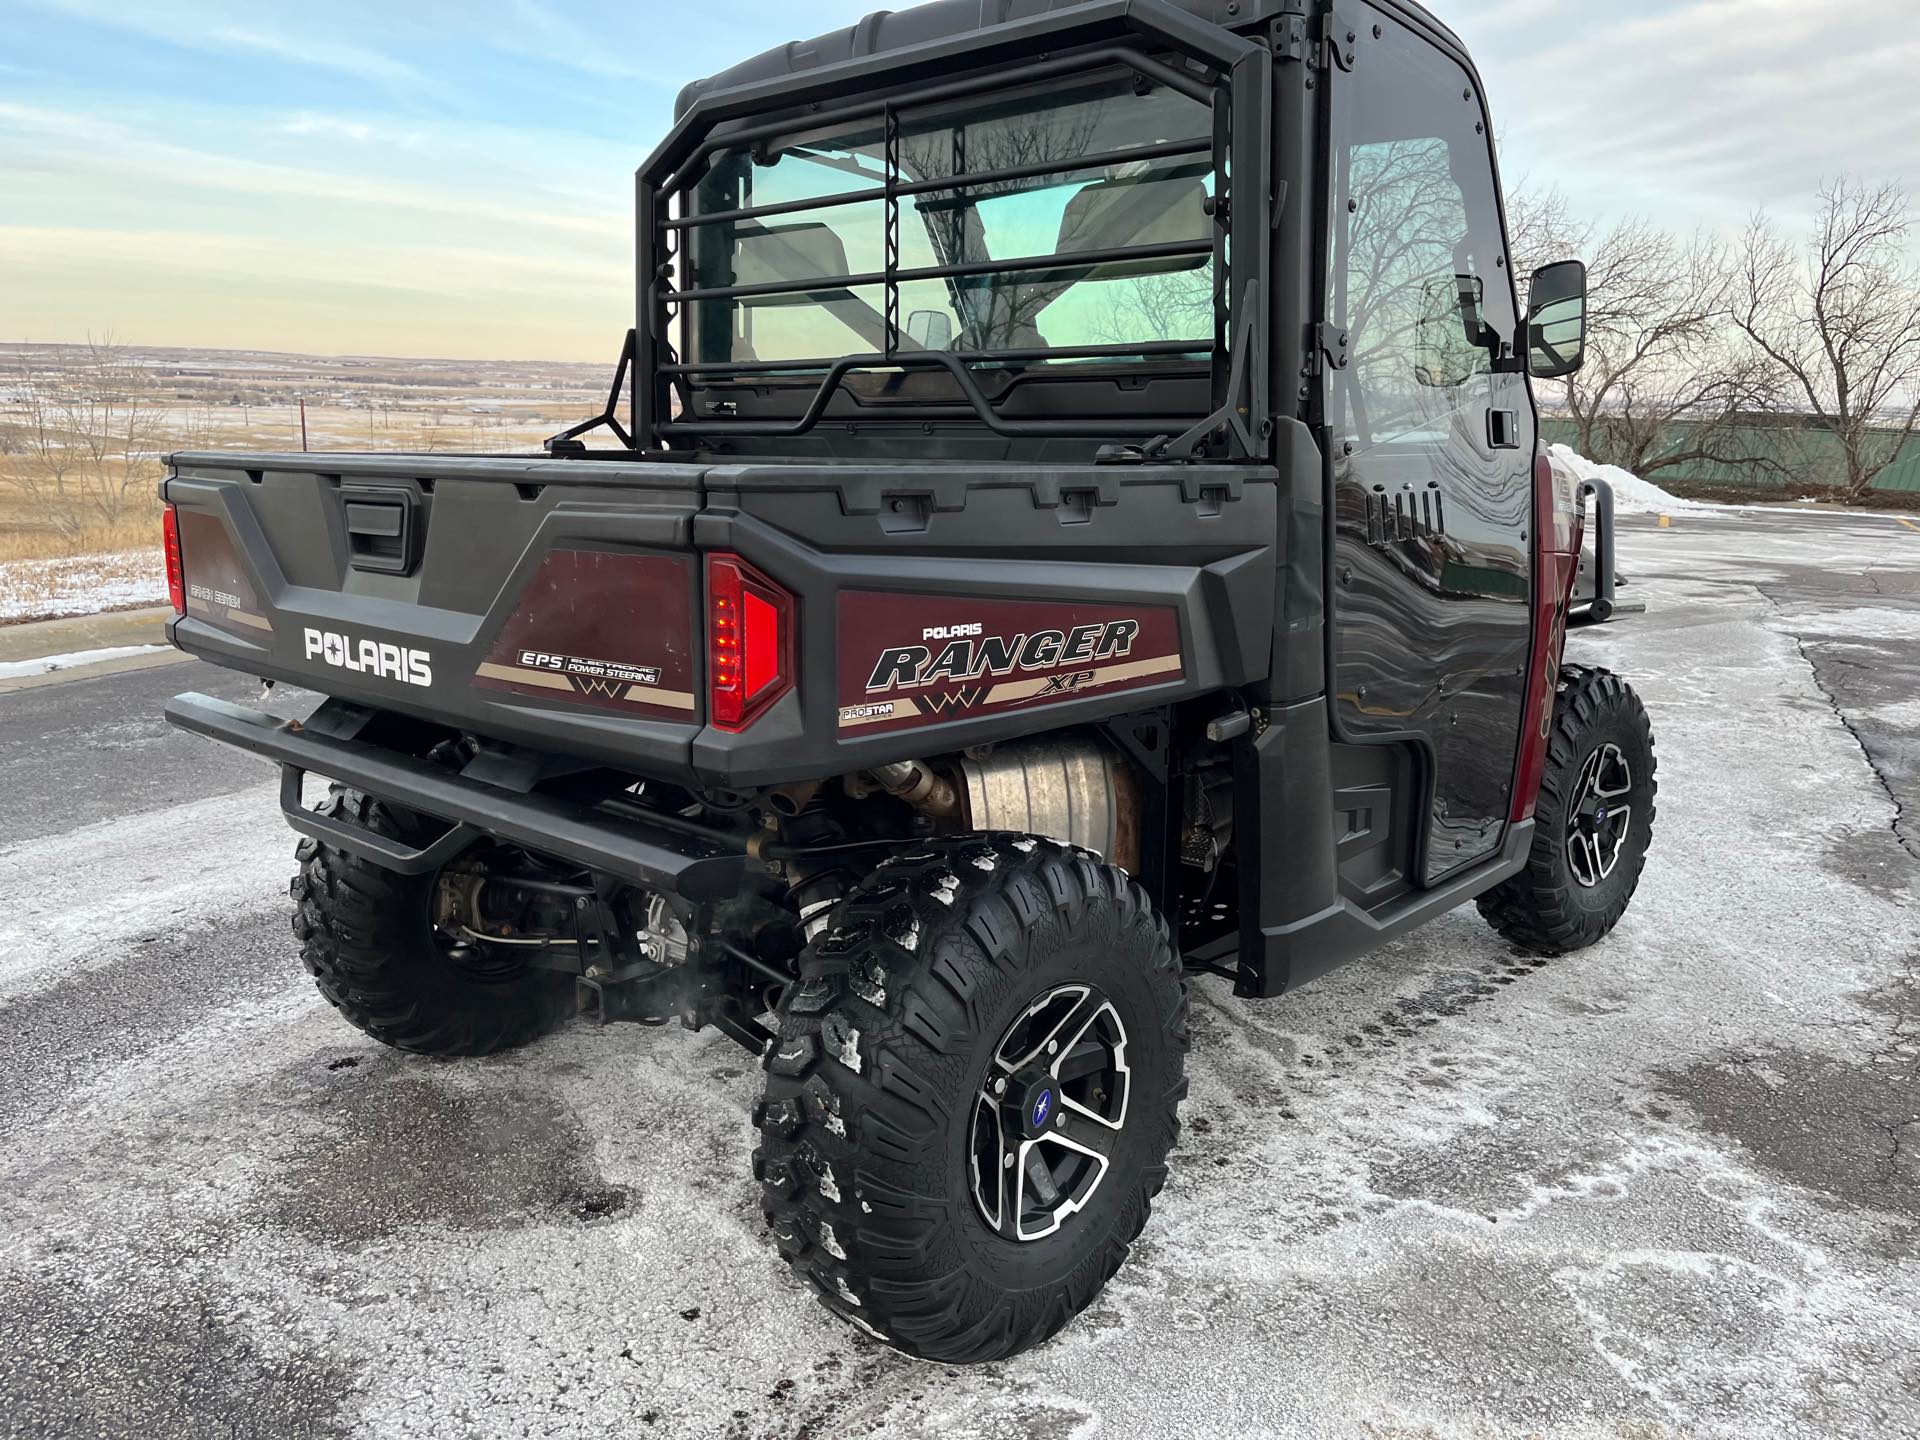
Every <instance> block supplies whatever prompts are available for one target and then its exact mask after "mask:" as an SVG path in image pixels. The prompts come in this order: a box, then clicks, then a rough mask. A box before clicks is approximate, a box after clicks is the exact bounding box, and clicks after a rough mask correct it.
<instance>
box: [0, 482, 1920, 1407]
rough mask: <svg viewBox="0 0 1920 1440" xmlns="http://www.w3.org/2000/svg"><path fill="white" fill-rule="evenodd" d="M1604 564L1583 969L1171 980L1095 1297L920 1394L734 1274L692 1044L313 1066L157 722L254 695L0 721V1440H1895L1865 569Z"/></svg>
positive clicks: (123, 692)
mask: <svg viewBox="0 0 1920 1440" xmlns="http://www.w3.org/2000/svg"><path fill="white" fill-rule="evenodd" d="M1621 553H1622V564H1623V567H1624V568H1625V569H1626V570H1627V571H1628V572H1629V573H1630V575H1631V577H1632V579H1633V582H1634V583H1633V585H1632V586H1631V588H1630V590H1629V591H1628V592H1626V595H1627V596H1630V597H1631V598H1632V599H1635V600H1640V601H1644V602H1646V604H1647V606H1648V611H1647V613H1646V614H1644V615H1633V616H1629V617H1627V618H1625V619H1623V620H1622V621H1621V622H1620V623H1618V624H1616V625H1613V626H1609V627H1605V628H1603V629H1599V630H1588V631H1582V632H1577V633H1576V634H1575V636H1574V637H1573V639H1572V640H1571V642H1570V646H1569V654H1570V658H1572V659H1574V660H1577V661H1581V662H1585V663H1592V664H1604V665H1607V666H1610V667H1612V668H1614V669H1616V670H1618V671H1620V672H1621V673H1622V674H1624V675H1626V676H1627V677H1628V678H1629V679H1631V681H1632V682H1633V683H1634V685H1635V686H1636V687H1637V688H1638V689H1639V690H1640V691H1641V693H1642V695H1643V696H1644V697H1645V699H1646V702H1647V704H1648V706H1649V708H1650V710H1651V712H1652V715H1653V720H1654V726H1655V731H1656V735H1657V738H1658V741H1659V746H1660V786H1661V793H1660V802H1659V821H1658V827H1657V835H1656V840H1655V846H1654V853H1653V857H1652V861H1651V863H1650V866H1649V869H1648V873H1647V877H1646V880H1645V882H1644V884H1643V886H1642V890H1641V893H1640V896H1639V898H1638V900H1637V901H1636V903H1635V906H1634V908H1633V909H1632V911H1631V912H1630V913H1629V915H1628V917H1627V920H1626V922H1625V923H1624V925H1623V926H1622V927H1621V929H1620V930H1619V932H1618V933H1617V934H1616V935H1615V936H1614V937H1613V938H1612V939H1611V940H1610V941H1608V942H1607V943H1606V944H1605V945H1603V946H1601V947H1600V948H1598V949H1596V950H1593V951H1591V952H1588V953H1586V954H1582V955H1579V956H1575V957H1571V958H1567V959H1563V960H1557V961H1553V962H1551V963H1545V962H1540V961H1537V960H1530V959H1527V958H1525V957H1522V956H1519V955H1516V954H1514V953H1512V952H1510V951H1509V950H1507V949H1506V948H1505V947H1503V946H1502V945H1501V944H1500V943H1499V942H1498V941H1497V940H1496V939H1495V937H1494V936H1493V934H1492V933H1491V932H1490V931H1489V930H1488V929H1487V928H1486V927H1485V926H1484V925H1483V924H1482V923H1481V921H1480V920H1479V918H1478V916H1477V915H1476V914H1475V913H1474V912H1473V911H1472V910H1470V909H1469V910H1467V911H1463V912H1460V913H1457V914H1455V915H1453V916H1450V917H1448V918H1447V919H1446V920H1444V921H1442V922H1440V923H1438V924H1435V925H1433V926H1431V927H1429V928H1428V929H1426V930H1424V931H1422V932H1420V933H1418V934H1416V935H1414V936H1412V937H1410V938H1408V939H1406V940H1403V941H1400V942H1398V943H1396V944H1393V945H1391V946H1389V947H1387V948H1386V949H1384V950H1382V951H1380V952H1379V953H1377V954H1375V955H1373V956H1370V957H1368V958H1367V959H1365V960H1363V961H1361V962H1359V963H1357V964H1356V965H1354V966H1351V967H1349V968H1348V969H1346V970H1344V971H1341V972H1339V973H1337V974H1335V975H1333V976H1332V977H1330V978H1328V979H1326V980H1324V981H1322V982H1319V983H1317V984H1316V985H1314V986H1311V987H1309V988H1307V989H1305V990H1303V991H1301V992H1300V993H1298V994H1296V995H1293V996H1290V997H1287V998H1285V999H1282V1000H1279V1001H1275V1002H1270V1003H1267V1004H1264V1005H1258V1006H1252V1005H1248V1004H1245V1003H1242V1002H1239V1001H1236V1000H1234V999H1233V998H1232V996H1231V995H1230V994H1228V993H1227V991H1226V987H1225V986H1224V985H1222V984H1221V983H1220V982H1217V981H1214V980H1212V979H1200V980H1197V981H1196V982H1195V1003H1194V1042H1195V1043H1194V1053H1193V1056H1192V1058H1191V1061H1190V1064H1189V1071H1190V1074H1191V1076H1192V1081H1193V1090H1192V1099H1191V1101H1190V1102H1189V1104H1188V1106H1187V1108H1186V1112H1185V1113H1186V1119H1187V1129H1186V1133H1185V1135H1184V1137H1183V1140H1182V1144H1181V1148H1180V1150H1179V1151H1178V1152H1177V1154H1176V1157H1175V1168H1174V1173H1173V1179H1172V1181H1171V1184H1170V1186H1169V1189H1168V1191H1167V1193H1166V1194H1165V1195H1164V1196H1163V1197H1162V1199H1161V1200H1160V1201H1159V1203H1158V1204H1157V1206H1156V1209H1155V1214H1154V1218H1153V1221H1152V1223H1151V1224H1150V1226H1149V1228H1148V1230H1147V1232H1146V1234H1145V1236H1144V1237H1143V1238H1142V1240H1141V1242H1140V1244H1139V1245H1138V1247H1137V1248H1136V1250H1135V1254H1134V1258H1133V1261H1132V1263H1131V1264H1130V1265H1129V1266H1128V1267H1127V1268H1126V1269H1125V1270H1123V1271H1122V1273H1121V1274H1120V1276H1119V1277H1118V1278H1117V1279H1116V1281H1115V1282H1114V1283H1113V1285H1112V1286H1111V1287H1110V1288H1109V1289H1108V1291H1107V1292H1106V1294H1105V1296H1104V1297H1103V1298H1102V1299H1101V1300H1100V1301H1099V1302H1098V1303H1097V1304H1096V1305H1095V1307H1094V1308H1093V1309H1092V1310H1091V1311H1090V1312H1089V1313H1088V1314H1087V1315H1085V1316H1084V1317H1082V1318H1081V1319H1080V1320H1079V1321H1078V1322H1077V1323H1076V1324H1074V1325H1073V1326H1071V1327H1070V1328H1069V1329H1068V1330H1067V1331H1066V1332H1065V1333H1064V1334H1063V1335H1062V1336H1061V1337H1060V1338H1059V1339H1058V1340H1057V1341H1055V1342H1054V1343H1052V1344H1050V1345H1048V1346H1046V1347H1045V1348H1043V1349H1041V1350H1040V1351H1038V1352H1035V1353H1033V1354H1030V1355H1027V1356H1024V1357H1021V1358H1020V1359H1018V1360H1015V1361H1013V1362H1010V1363H1007V1364H1002V1365H996V1366H991V1367H987V1368H984V1369H979V1370H973V1371H960V1370H947V1369H940V1368H936V1367H930V1366H926V1365H922V1364H918V1363H915V1362H913V1361H910V1360H907V1359H904V1358H902V1357H900V1356H898V1355H895V1354H893V1353H891V1352H889V1351H887V1350H885V1349H883V1348H881V1347H880V1346H879V1345H877V1344H875V1343H874V1342H872V1341H870V1340H868V1339H866V1338H864V1337H863V1336H860V1335H857V1334H855V1333H854V1332H852V1331H850V1330H848V1329H846V1328H844V1327H843V1326H841V1325H840V1324H838V1323H837V1322H835V1321H833V1320H832V1319H831V1318H830V1317H829V1316H828V1315H827V1314H826V1312H825V1311H824V1310H822V1309H821V1308H820V1307H819V1306H818V1305H816V1304H815V1303H814V1302H813V1300H812V1299H811V1298H810V1297H809V1296H808V1295H807V1294H806V1293H804V1292H803V1291H802V1290H801V1288H800V1287H799V1286H798V1285H797V1284H796V1283H795V1282H794V1281H793V1280H792V1279H791V1278H790V1277H789V1276H788V1274H787V1272H786V1270H785V1268H784V1267H783V1266H782V1265H781V1263H780V1262H779V1261H778V1259H777V1257H776V1256H775V1254H774V1252H773V1250H772V1247H771V1245H770V1244H768V1243H766V1241H765V1240H764V1238H763V1235H762V1221H761V1218H760V1214H759V1209H758V1203H757V1196H756V1193H755V1186H754V1185H753V1183H752V1181H751V1178H750V1176H749V1173H748V1157H749V1153H750V1150H751V1134H750V1127H749V1124H748V1118H747V1116H748V1110H749V1107H750V1106H751V1105H752V1103H753V1101H754V1099H755V1096H756V1093H757V1084H756V1075H757V1069H756V1065H755V1062H754V1061H753V1060H752V1058H751V1057H750V1056H748V1055H747V1054H746V1053H745V1052H743V1051H741V1050H740V1049H738V1048H737V1047H736V1046H734V1045H733V1044H732V1043H731V1042H730V1041H728V1040H726V1039H725V1038H724V1037H721V1036H718V1035H712V1034H703V1035H690V1034H686V1033H683V1032H680V1031H678V1030H670V1029H669V1030H645V1029H637V1028H613V1029H607V1030H595V1029H590V1028H585V1027H580V1028H574V1029H571V1030H568V1031H566V1032H564V1033H562V1034H559V1035H557V1036H554V1037H552V1038H550V1039H548V1040H546V1041H543V1042H542V1043H540V1044H539V1045H537V1046H536V1047H534V1048H533V1049H531V1050H529V1051H526V1052H524V1053H521V1054H518V1055H514V1056H510V1057H506V1058H501V1059H496V1060H488V1061H482V1062H464V1063H434V1062H427V1061H422V1060H418V1059H412V1058H408V1057H404V1056H400V1055H396V1054H392V1053H389V1052H386V1051H383V1050H381V1049H379V1048H378V1047H376V1046H375V1045H374V1044H373V1043H372V1042H370V1041H368V1040H366V1039H364V1038H362V1037H360V1036H359V1035H357V1034H356V1033H355V1032H353V1031H351V1030H349V1029H348V1028H347V1027H346V1026H345V1025H344V1023H343V1022H341V1021H339V1020H338V1019H337V1018H336V1017H335V1016H334V1014H333V1012H332V1011H330V1010H329V1009H328V1007H327V1006H326V1005H325V1003H324V1002H323V1001H322V1000H321V999H320V998H319V996H318V995H317V994H316V993H315V992H314V991H313V989H312V988H311V986H310V984H309V983H308V981H307V979H306V977H305V976H304V974H303V973H302V972H301V970H300V968H299V965H298V963H297V960H296V959H295V953H294V944H293V940H292V937H291V935H290V933H289V931H288V927H287V915H286V912H287V905H286V895H285V883H286V879H287V877H288V875H289V874H290V873H291V868H292V865H291V851H292V839H291V836H290V834H289V833H288V832H287V831H286V830H285V827H284V826H283V824H282V822H281V820H280V818H279V815H278V812H277V807H276V804H275V792H274V786H273V784H272V783H271V777H270V774H269V772H268V771H267V770H266V769H265V768H264V767H261V766H258V765H257V764H255V763H253V762H251V761H249V760H246V759H244V758H241V757H238V756H233V755H229V754H226V753H223V752H222V751H220V750H219V749H217V748H216V747H213V746H210V745H207V744H204V743H203V742H199V741H195V740H193V739H190V738H188V737H184V736H179V735H175V734H172V733H170V732H168V731H167V729H166V727H165V726H164V725H163V723H162V722H161V720H160V713H159V712H160V706H161V704H162V702H163V700H164V698H165V697H166V696H167V695H170V694H172V693H174V692H176V691H178V690H185V689H202V690H207V691H210V692H212V693H216V694H225V695H228V696H230V697H235V698H238V697H240V696H241V695H243V694H246V693H248V692H249V691H251V690H252V689H254V688H257V687H252V686H249V685H247V684H246V683H245V682H243V681H242V680H240V679H239V678H238V677H232V676H225V675H221V674H219V673H218V672H215V671H212V670H209V669H207V668H205V667H203V666H200V665H198V664H181V665H174V666H169V667H166V668H162V669H157V670H155V669H149V670H140V671H135V672H132V673H128V674H124V675H117V676H112V677H109V678H104V679H92V680H79V681H74V682H72V683H68V684H61V685H52V686H48V687H45V688H40V689H35V690H30V691H25V692H22V693H17V694H10V695H5V696H0V797H4V798H0V897H4V899H3V901H0V1432H4V1433H8V1434H13V1435H62V1436H82V1435H85V1436H96V1435H97V1436H122V1435H124V1436H140V1437H147V1440H152V1437H162V1436H231V1435H246V1436H263V1437H273V1436H332V1435H343V1436H344V1435H364V1436H394V1435H423V1436H424V1435H432V1436H448V1437H453V1436H459V1437H468V1436H495V1435H499V1436H576V1435H577V1436H593V1437H607V1436H616V1435H617V1436H628V1435H647V1434H656V1433H657V1434H660V1435H670V1436H675V1437H699V1436H762V1435H767V1436H781V1437H797V1436H812V1437H825V1436H838V1435H853V1434H877V1435H908V1436H910V1435H920V1434H926V1435H939V1436H942V1437H953V1440H963V1437H1026V1436H1035V1437H1078V1436H1090V1435H1094V1434H1100V1435H1106V1436H1113V1437H1123V1440H1145V1437H1159V1436H1214V1435H1235V1436H1239V1435H1248V1436H1275V1437H1281V1436H1284V1437H1289V1440H1297V1437H1318V1436H1339V1437H1344V1436H1356V1437H1360V1436H1365V1437H1407V1440H1413V1437H1422V1440H1453V1437H1460V1440H1467V1437H1489V1440H1491V1437H1502V1440H1506V1437H1518V1436H1543V1437H1556V1440H1558V1437H1569V1440H1572V1437H1583V1440H1584V1437H1594V1440H1599V1437H1606V1440H1657V1437H1676V1440H1677V1437H1683V1436H1684V1437H1708V1436H1714V1437H1719V1436H1725V1437H1739V1440H1760V1437H1768V1440H1771V1437H1785V1436H1801V1435H1808V1436H1816V1435H1817V1436H1833V1437H1847V1440H1860V1437H1878V1436H1907V1435H1914V1434H1920V908H1916V905H1917V902H1920V530H1915V529H1913V528H1912V527H1911V526H1904V525H1902V524H1900V523H1899V521H1898V520H1897V519H1894V518H1891V517H1837V516H1826V515H1820V516H1812V515H1800V514H1796V513H1790V512H1788V513H1727V514H1718V513H1715V514H1699V513H1693V512H1689V513H1686V514H1684V515H1681V516H1676V517H1675V521H1674V524H1673V526H1672V527H1671V528H1660V527H1658V526H1657V525H1656V523H1655V522H1654V521H1653V520H1652V519H1651V518H1642V517H1635V518H1633V519H1630V520H1627V521H1625V522H1623V529H1622V535H1621ZM298 700H299V697H297V696H282V697H281V698H279V699H278V700H276V701H275V702H274V703H275V705H276V708H280V709H282V710H283V711H284V712H285V713H293V712H294V710H295V709H297V708H298Z"/></svg>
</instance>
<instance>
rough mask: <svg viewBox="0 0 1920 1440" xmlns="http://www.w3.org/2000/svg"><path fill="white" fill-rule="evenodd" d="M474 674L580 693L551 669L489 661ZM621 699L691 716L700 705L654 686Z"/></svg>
mask: <svg viewBox="0 0 1920 1440" xmlns="http://www.w3.org/2000/svg"><path fill="white" fill-rule="evenodd" d="M474 675H475V676H476V678H478V679H481V680H502V681H505V682H506V683H507V684H509V685H533V686H536V687H538V688H540V689H542V690H564V691H566V693H567V694H569V695H576V694H579V693H580V692H579V691H578V690H577V689H576V688H575V687H574V684H573V682H572V681H571V680H569V679H568V678H567V677H566V676H564V675H556V674H554V673H553V672H552V671H551V670H530V669H527V668H525V667H523V666H519V665H496V664H494V663H493V662H492V661H491V660H489V661H488V662H487V663H486V664H484V665H482V666H481V667H480V668H479V669H478V670H476V671H475V672H474ZM603 698H606V699H613V698H616V697H614V696H606V697H603ZM617 698H619V699H622V700H628V701H631V702H633V703H634V704H637V705H657V706H659V707H661V708H662V709H665V710H685V711H687V712H688V713H692V711H693V709H694V707H695V704H696V701H695V699H694V697H693V695H692V694H690V693H689V692H687V691H685V690H662V689H660V688H659V687H658V686H654V685H629V686H628V687H627V688H626V692H625V693H624V694H622V695H620V696H618V697H617Z"/></svg>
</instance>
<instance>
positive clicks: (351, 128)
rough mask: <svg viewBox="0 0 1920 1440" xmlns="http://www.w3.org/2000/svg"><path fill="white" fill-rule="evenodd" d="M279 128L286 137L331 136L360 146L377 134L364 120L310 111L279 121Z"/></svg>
mask: <svg viewBox="0 0 1920 1440" xmlns="http://www.w3.org/2000/svg"><path fill="white" fill-rule="evenodd" d="M279 128H280V129H281V130H282V131H283V132H284V133H286V134H288V135H331V136H337V137H338V138H340V139H342V140H352V141H354V142H356V143H358V144H362V145H364V144H365V143H366V142H367V141H369V140H371V139H373V138H374V137H375V135H377V134H378V133H379V132H378V131H377V130H375V129H374V127H373V126H371V125H369V124H368V123H367V122H366V121H364V120H346V119H343V118H341V117H340V116H338V115H316V114H314V113H313V112H312V111H303V112H302V113H300V114H298V115H295V116H293V117H292V118H291V119H288V120H283V121H281V122H280V127H279Z"/></svg>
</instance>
